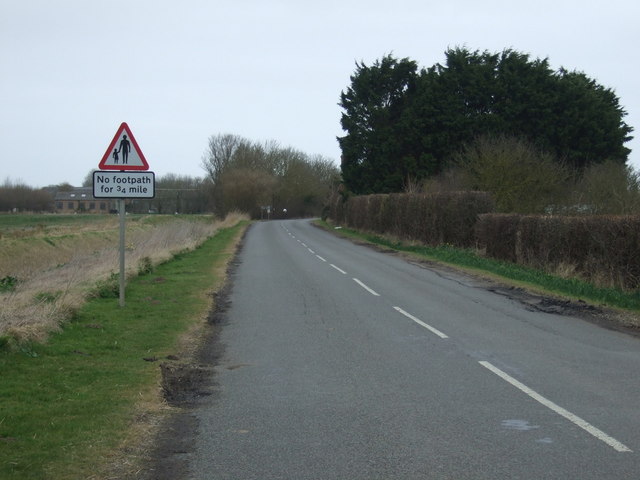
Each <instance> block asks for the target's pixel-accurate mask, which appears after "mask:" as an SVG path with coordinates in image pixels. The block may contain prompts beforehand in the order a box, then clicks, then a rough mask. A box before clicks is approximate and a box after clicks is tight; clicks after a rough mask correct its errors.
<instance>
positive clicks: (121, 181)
mask: <svg viewBox="0 0 640 480" xmlns="http://www.w3.org/2000/svg"><path fill="white" fill-rule="evenodd" d="M155 190H156V176H155V173H154V172H93V196H94V197H95V198H153V197H155Z"/></svg>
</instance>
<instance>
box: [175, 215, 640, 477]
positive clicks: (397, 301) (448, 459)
mask: <svg viewBox="0 0 640 480" xmlns="http://www.w3.org/2000/svg"><path fill="white" fill-rule="evenodd" d="M238 261H239V265H238V267H237V270H236V271H235V273H234V274H233V289H232V292H231V294H230V300H231V303H230V307H229V309H228V311H227V313H226V323H225V325H224V326H223V327H222V330H221V333H220V335H219V339H218V342H220V345H221V346H222V347H223V349H224V354H223V355H222V358H221V360H220V363H219V365H217V366H216V367H215V372H214V378H213V381H214V382H215V385H216V388H215V394H214V395H212V396H211V398H209V399H208V400H207V401H206V402H204V403H203V404H201V405H200V406H199V407H197V408H196V409H195V410H194V411H193V413H192V415H193V416H194V417H195V419H196V421H197V425H198V427H197V431H198V433H197V435H196V438H195V439H193V442H194V444H193V447H192V450H193V451H192V453H190V454H189V457H188V458H189V460H188V464H189V471H190V473H189V477H188V478H191V479H193V480H196V479H198V480H200V479H202V480H204V479H207V480H211V479H213V480H217V479H236V480H237V479H243V480H249V479H260V480H266V479H296V480H304V479H310V480H311V479H313V480H319V479H345V480H346V479H349V480H357V479H366V480H374V479H456V480H464V479H473V480H478V479H488V480H489V479H491V480H496V479H560V478H562V479H581V480H585V479H599V480H601V479H638V478H640V474H639V473H638V472H640V457H639V453H638V452H640V408H638V404H639V400H640V382H639V380H640V374H639V372H640V340H638V339H636V338H633V337H629V336H626V335H624V334H621V333H616V332H612V331H608V330H604V329H602V328H599V327H597V326H595V325H593V324H590V323H588V322H585V321H582V320H580V319H577V318H572V317H566V316H558V315H552V314H546V313H540V312H532V311H529V310H527V309H526V308H525V306H523V305H522V304H520V303H518V302H516V301H514V300H511V299H509V298H507V297H505V296H501V295H497V294H495V293H492V292H489V291H487V290H485V289H484V288H482V287H481V285H479V284H477V283H476V282H475V281H474V280H472V279H470V278H467V277H465V276H463V275H461V274H460V275H458V274H452V273H443V272H441V271H436V270H431V269H428V268H424V267H422V266H419V265H416V264H412V263H410V262H407V261H405V260H403V259H401V258H398V257H396V256H393V255H388V254H384V253H380V252H377V251H375V250H373V249H369V248H366V247H363V246H358V245H354V244H353V243H351V242H349V241H347V240H344V239H341V238H337V237H336V236H334V235H332V234H331V233H328V232H325V231H323V230H320V229H318V228H315V227H313V226H312V225H311V224H310V222H309V221H306V220H290V221H272V222H261V223H257V224H254V225H253V226H252V227H251V229H250V230H249V232H248V234H247V237H246V241H245V244H244V246H243V249H242V251H241V252H240V254H239V257H238Z"/></svg>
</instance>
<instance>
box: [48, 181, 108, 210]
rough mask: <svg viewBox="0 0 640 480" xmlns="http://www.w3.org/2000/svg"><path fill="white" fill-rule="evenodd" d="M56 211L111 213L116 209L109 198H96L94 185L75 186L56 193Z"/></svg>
mask: <svg viewBox="0 0 640 480" xmlns="http://www.w3.org/2000/svg"><path fill="white" fill-rule="evenodd" d="M54 204H55V205H54V206H55V212H56V213H109V212H111V211H113V210H115V209H116V206H115V204H112V202H111V200H110V199H108V198H94V196H93V188H92V187H75V188H73V189H71V190H68V191H58V192H56V194H55V198H54Z"/></svg>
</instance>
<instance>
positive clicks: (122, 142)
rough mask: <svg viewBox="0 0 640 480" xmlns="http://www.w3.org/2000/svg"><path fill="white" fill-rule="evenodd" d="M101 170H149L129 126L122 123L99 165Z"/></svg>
mask: <svg viewBox="0 0 640 480" xmlns="http://www.w3.org/2000/svg"><path fill="white" fill-rule="evenodd" d="M98 168H99V169H100V170H149V164H148V163H147V160H146V159H145V158H144V155H143V154H142V150H140V147H139V146H138V142H136V139H135V137H134V136H133V134H132V133H131V130H130V129H129V125H127V124H126V123H125V122H122V125H120V128H118V131H117V132H116V135H115V137H113V140H111V143H110V144H109V147H107V151H106V152H105V153H104V156H103V157H102V160H100V163H99V164H98Z"/></svg>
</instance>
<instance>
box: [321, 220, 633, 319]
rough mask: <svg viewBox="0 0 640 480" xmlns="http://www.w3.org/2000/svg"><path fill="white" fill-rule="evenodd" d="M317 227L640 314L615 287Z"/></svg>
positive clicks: (466, 253) (466, 254)
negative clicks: (597, 285) (600, 285)
mask: <svg viewBox="0 0 640 480" xmlns="http://www.w3.org/2000/svg"><path fill="white" fill-rule="evenodd" d="M318 224H319V225H320V226H322V227H324V228H326V229H328V230H332V231H335V232H338V233H339V235H343V236H345V237H349V238H354V239H357V240H362V241H365V242H368V243H371V244H374V245H379V246H382V247H385V248H389V249H392V250H395V251H398V252H405V253H409V254H412V255H416V256H417V257H419V258H424V259H427V260H434V261H437V262H442V263H445V264H448V265H452V266H456V267H462V268H464V269H469V270H472V271H475V272H480V273H482V274H489V275H491V276H493V277H497V278H499V279H507V280H509V281H511V283H515V284H516V285H518V286H522V287H524V288H529V289H532V290H535V291H538V292H541V293H548V294H552V295H556V296H561V297H567V298H571V299H574V300H582V301H585V302H587V303H591V304H595V305H603V306H608V307H614V308H618V309H623V310H629V311H632V312H635V313H638V312H640V292H639V291H624V290H621V289H616V288H601V287H596V286H594V285H593V284H591V283H588V282H585V281H582V280H580V279H577V278H563V277H560V276H557V275H552V274H549V273H545V272H542V271H540V270H535V269H533V268H528V267H524V266H520V265H516V264H512V263H508V262H502V261H498V260H494V259H491V258H487V257H483V256H482V255H480V254H478V253H477V252H476V251H474V250H468V249H459V248H454V247H452V246H449V245H443V246H438V247H429V246H425V245H414V244H407V243H403V242H400V241H397V240H394V239H390V238H386V237H383V236H380V235H374V234H369V233H365V232H359V231H356V230H352V229H348V228H340V229H338V230H335V228H334V226H332V225H331V224H329V223H327V222H322V221H319V222H318Z"/></svg>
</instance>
